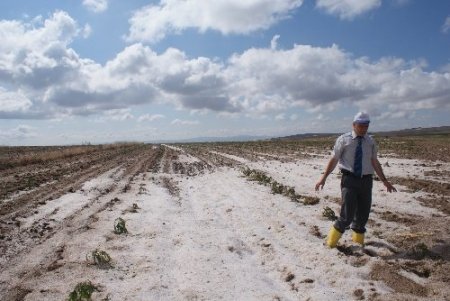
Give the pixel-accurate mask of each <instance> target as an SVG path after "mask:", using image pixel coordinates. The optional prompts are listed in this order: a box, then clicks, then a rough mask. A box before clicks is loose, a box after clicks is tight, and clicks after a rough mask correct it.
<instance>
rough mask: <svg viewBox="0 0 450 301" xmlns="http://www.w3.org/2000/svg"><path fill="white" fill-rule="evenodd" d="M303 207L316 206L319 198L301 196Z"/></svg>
mask: <svg viewBox="0 0 450 301" xmlns="http://www.w3.org/2000/svg"><path fill="white" fill-rule="evenodd" d="M302 199H303V204H304V205H316V204H318V203H319V202H320V198H318V197H315V196H307V195H302Z"/></svg>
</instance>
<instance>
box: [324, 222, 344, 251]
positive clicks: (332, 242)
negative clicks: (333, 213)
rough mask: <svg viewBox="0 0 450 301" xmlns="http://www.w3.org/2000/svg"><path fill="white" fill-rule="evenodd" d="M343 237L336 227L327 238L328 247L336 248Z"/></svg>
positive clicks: (332, 228)
mask: <svg viewBox="0 0 450 301" xmlns="http://www.w3.org/2000/svg"><path fill="white" fill-rule="evenodd" d="M341 236H342V233H341V232H339V231H338V230H337V229H336V228H335V227H331V229H330V232H328V236H327V246H328V247H330V248H335V247H336V245H337V243H338V241H339V239H340V238H341Z"/></svg>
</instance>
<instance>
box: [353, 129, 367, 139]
mask: <svg viewBox="0 0 450 301" xmlns="http://www.w3.org/2000/svg"><path fill="white" fill-rule="evenodd" d="M366 136H367V134H365V135H364V136H361V137H362V138H363V139H365V138H366ZM356 137H358V136H357V135H356V133H355V131H354V130H352V138H353V139H356Z"/></svg>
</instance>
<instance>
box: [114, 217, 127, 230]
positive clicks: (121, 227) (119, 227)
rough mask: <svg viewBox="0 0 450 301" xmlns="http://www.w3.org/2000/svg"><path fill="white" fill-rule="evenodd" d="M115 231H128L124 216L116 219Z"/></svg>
mask: <svg viewBox="0 0 450 301" xmlns="http://www.w3.org/2000/svg"><path fill="white" fill-rule="evenodd" d="M114 233H116V234H123V233H128V230H127V227H126V226H125V220H124V219H123V218H121V217H119V218H116V220H115V221H114Z"/></svg>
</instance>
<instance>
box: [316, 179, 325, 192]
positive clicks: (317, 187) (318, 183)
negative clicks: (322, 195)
mask: <svg viewBox="0 0 450 301" xmlns="http://www.w3.org/2000/svg"><path fill="white" fill-rule="evenodd" d="M323 186H325V179H323V178H322V179H320V181H319V182H317V184H316V191H318V190H320V189H323Z"/></svg>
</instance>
